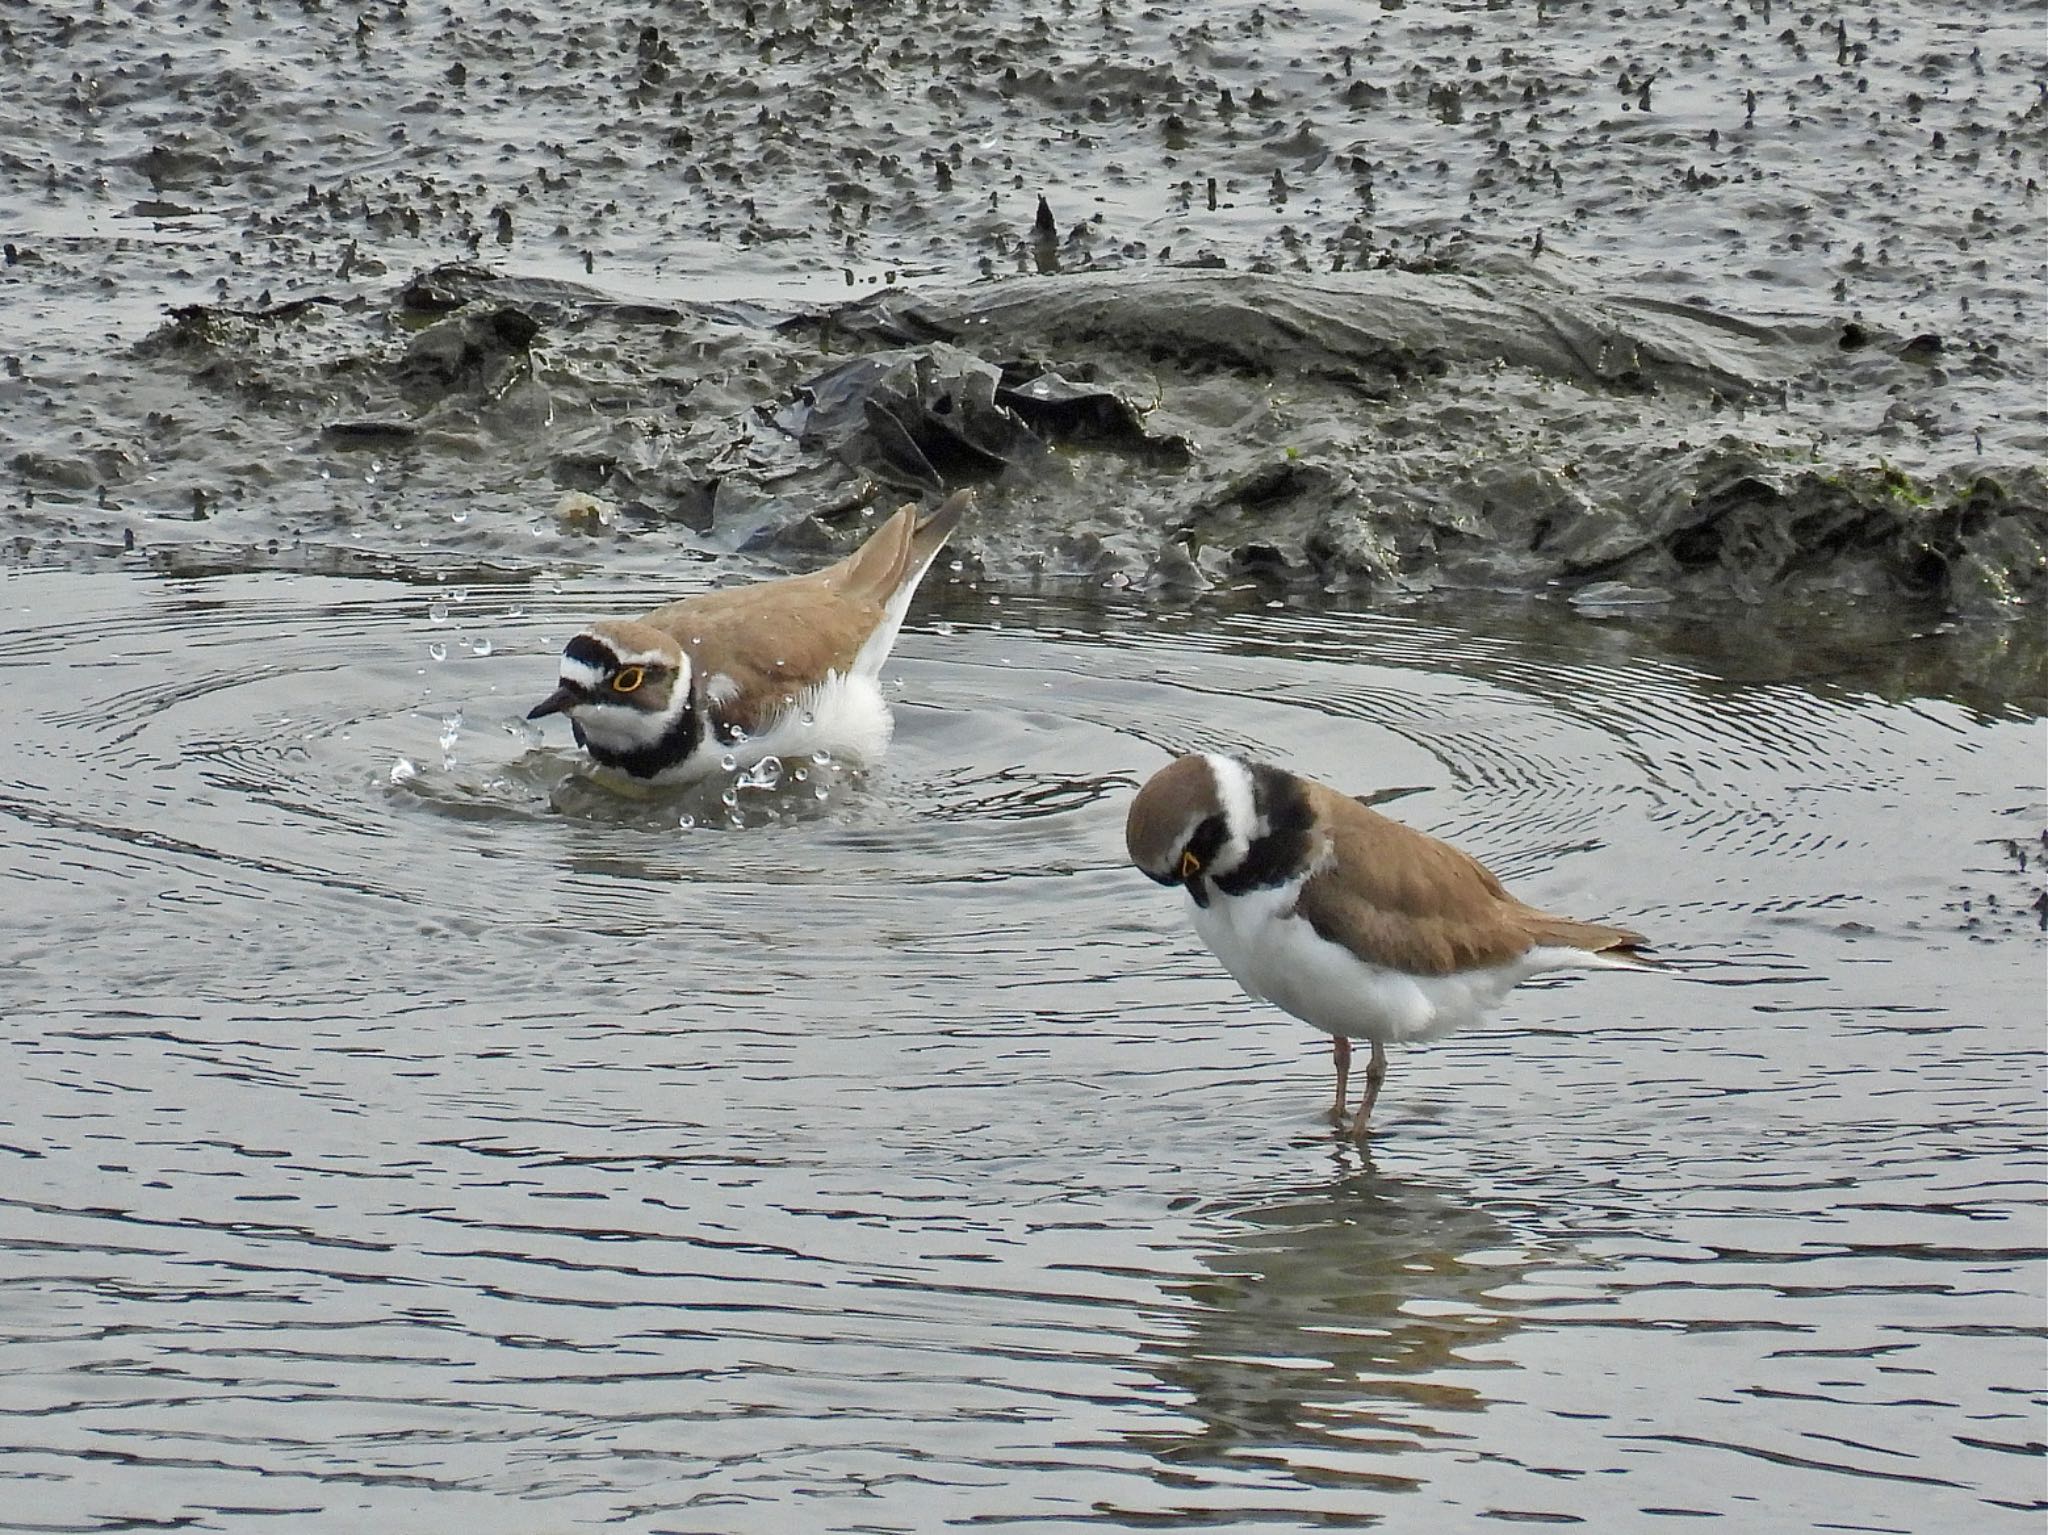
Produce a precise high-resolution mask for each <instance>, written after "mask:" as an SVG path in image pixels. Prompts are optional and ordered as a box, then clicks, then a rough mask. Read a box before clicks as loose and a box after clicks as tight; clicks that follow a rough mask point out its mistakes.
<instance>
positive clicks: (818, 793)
mask: <svg viewBox="0 0 2048 1535" xmlns="http://www.w3.org/2000/svg"><path fill="white" fill-rule="evenodd" d="M811 798H812V799H814V800H821V801H822V800H823V799H824V798H825V786H824V785H823V784H819V785H818V786H817V788H815V789H813V790H811Z"/></svg>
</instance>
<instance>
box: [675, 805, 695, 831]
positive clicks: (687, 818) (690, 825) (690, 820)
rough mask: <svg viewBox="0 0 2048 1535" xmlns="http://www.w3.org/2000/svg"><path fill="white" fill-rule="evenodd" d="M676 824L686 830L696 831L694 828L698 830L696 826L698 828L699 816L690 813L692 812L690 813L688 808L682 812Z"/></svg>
mask: <svg viewBox="0 0 2048 1535" xmlns="http://www.w3.org/2000/svg"><path fill="white" fill-rule="evenodd" d="M676 825H678V826H680V827H681V828H682V829H683V830H684V831H694V830H696V828H697V818H696V817H695V816H693V815H691V814H690V813H689V812H688V811H687V810H686V811H684V812H683V814H682V815H681V816H680V817H679V818H678V819H677V821H676Z"/></svg>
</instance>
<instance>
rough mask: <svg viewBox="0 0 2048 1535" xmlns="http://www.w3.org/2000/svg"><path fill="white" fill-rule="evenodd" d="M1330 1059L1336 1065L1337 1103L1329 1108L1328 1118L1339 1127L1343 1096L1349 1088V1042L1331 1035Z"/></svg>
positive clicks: (1342, 1112) (1342, 1118) (1339, 1036)
mask: <svg viewBox="0 0 2048 1535" xmlns="http://www.w3.org/2000/svg"><path fill="white" fill-rule="evenodd" d="M1330 1057H1331V1059H1332V1060H1334V1061H1335V1062H1336V1063H1337V1101H1336V1103H1334V1104H1332V1105H1331V1107H1330V1118H1332V1119H1334V1120H1335V1121H1336V1122H1337V1123H1338V1124H1340V1125H1341V1124H1343V1123H1344V1100H1345V1096H1346V1093H1347V1090H1348V1089H1349V1088H1350V1086H1351V1041H1350V1040H1348V1039H1346V1038H1345V1037H1344V1036H1343V1035H1342V1034H1332V1035H1331V1036H1330Z"/></svg>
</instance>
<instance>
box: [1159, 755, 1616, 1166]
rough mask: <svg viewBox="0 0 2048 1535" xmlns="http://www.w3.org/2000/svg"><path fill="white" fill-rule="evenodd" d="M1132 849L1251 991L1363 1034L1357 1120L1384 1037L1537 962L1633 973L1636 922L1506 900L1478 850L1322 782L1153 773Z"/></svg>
mask: <svg viewBox="0 0 2048 1535" xmlns="http://www.w3.org/2000/svg"><path fill="white" fill-rule="evenodd" d="M1125 837H1126V841H1127V844H1128V846H1129V850H1130V855H1131V861H1132V862H1133V863H1134V864H1136V865H1137V867H1138V868H1139V869H1140V870H1141V871H1143V872H1144V873H1145V874H1147V875H1149V876H1150V877H1151V878H1152V879H1154V880H1157V881H1158V882H1159V883H1161V884H1165V885H1180V886H1182V887H1183V889H1184V890H1185V891H1186V894H1187V898H1188V905H1189V916H1190V917H1191V919H1192V920H1193V923H1194V927H1195V932H1196V934H1197V935H1198V936H1199V937H1200V938H1201V940H1202V942H1203V943H1204V944H1206V945H1207V946H1208V947H1209V949H1210V951H1211V952H1212V953H1214V954H1215V956H1216V957H1217V958H1218V959H1219V960H1221V961H1222V962H1223V967H1224V968H1225V969H1226V970H1228V971H1229V972H1230V975H1231V978H1232V979H1234V980H1235V981H1236V982H1237V983H1238V984H1239V985H1240V986H1242V987H1243V988H1244V989H1245V990H1246V991H1247V992H1249V993H1250V994H1251V995H1252V996H1254V997H1256V998H1259V999H1261V1000H1263V1001H1268V1002H1271V1003H1273V1004H1274V1005H1275V1006H1276V1007H1279V1008H1281V1009H1283V1010H1284V1011H1286V1012H1289V1013H1292V1014H1293V1015H1294V1016H1295V1017H1297V1018H1299V1019H1301V1020H1302V1021H1304V1022H1306V1023H1310V1024H1313V1025H1314V1026H1315V1027H1317V1028H1319V1029H1321V1030H1322V1031H1323V1032H1325V1033H1326V1034H1329V1035H1331V1036H1332V1038H1333V1040H1334V1045H1333V1052H1334V1056H1335V1060H1336V1063H1337V1102H1336V1105H1335V1109H1334V1112H1335V1113H1336V1115H1337V1116H1338V1117H1340V1118H1341V1117H1342V1115H1343V1113H1344V1109H1345V1089H1346V1083H1347V1079H1348V1076H1349V1069H1350V1059H1351V1052H1350V1042H1351V1041H1352V1040H1354V1039H1363V1040H1367V1041H1369V1042H1370V1043H1371V1046H1372V1062H1371V1065H1370V1066H1369V1067H1368V1069H1367V1089H1366V1096H1365V1101H1364V1103H1363V1105H1362V1106H1361V1107H1360V1109H1359V1111H1358V1115H1357V1117H1356V1119H1355V1120H1354V1121H1353V1129H1354V1132H1355V1133H1359V1134H1362V1133H1363V1132H1364V1129H1365V1126H1366V1123H1367V1121H1368V1120H1369V1119H1370V1117H1371V1112H1372V1105H1373V1102H1374V1100H1375V1099H1376V1098H1377V1097H1378V1091H1379V1083H1380V1080H1381V1079H1382V1078H1383V1077H1384V1076H1385V1073H1386V1055H1385V1047H1386V1046H1387V1045H1390V1044H1412V1043H1416V1042H1418V1041H1421V1040H1427V1039H1435V1038H1439V1037H1441V1036H1442V1035H1445V1034H1448V1033H1450V1032H1451V1031H1452V1030H1454V1029H1458V1028H1462V1027H1464V1026H1465V1025H1467V1024H1470V1023H1475V1022H1477V1021H1478V1020H1479V1019H1481V1018H1482V1017H1484V1016H1485V1015H1486V1014H1487V1013H1488V1012H1490V1011H1492V1010H1493V1008H1495V1007H1496V1006H1498V1005H1499V1004H1500V1002H1501V1000H1502V999H1503V998H1504V997H1505V996H1506V995H1507V993H1508V992H1509V991H1511V990H1513V989H1514V988H1515V987H1516V986H1518V985H1520V984H1521V983H1522V982H1523V981H1525V980H1527V979H1529V977H1531V976H1533V975H1537V974H1540V973H1542V972H1543V971H1546V970H1559V969H1567V968H1576V967H1593V968H1623V969H1641V968H1644V965H1643V963H1642V961H1641V960H1640V959H1639V957H1638V956H1637V953H1636V951H1637V949H1638V948H1639V947H1640V946H1641V945H1642V944H1643V942H1644V940H1643V938H1642V937H1641V935H1639V934H1637V933H1633V932H1630V931H1629V930H1628V929H1626V928H1620V927H1612V926H1608V925H1605V924H1602V923H1595V922H1579V921H1575V920H1574V919H1572V918H1570V917H1559V916H1554V915H1552V914H1551V913H1549V912H1545V911H1541V910H1539V909H1537V908H1536V907H1533V906H1530V905H1527V904H1526V903H1524V902H1522V901H1518V900H1516V899H1515V898H1514V897H1513V896H1511V895H1509V894H1508V892H1507V891H1506V890H1505V889H1503V888H1502V886H1501V883H1500V881H1499V880H1497V879H1495V878H1494V876H1493V875H1492V873H1491V872H1489V871H1488V870H1487V868H1486V867H1485V866H1484V865H1483V864H1481V863H1480V862H1479V861H1478V860H1477V859H1475V858H1472V857H1470V856H1469V855H1468V854H1465V853H1462V852H1460V851H1459V850H1458V849H1457V848H1454V847H1452V846H1450V844H1448V843H1445V842H1440V841H1438V840H1437V839H1436V838H1434V837H1431V836H1428V835H1426V834H1425V833H1423V832H1419V831H1416V830H1414V829H1413V828H1412V827H1408V826H1403V825H1402V824H1401V823H1399V822H1398V821H1392V820H1389V819H1388V818H1387V817H1385V816H1383V815H1381V814H1379V813H1378V812H1377V811H1375V810H1373V809H1371V808H1370V807H1369V806H1367V805H1364V804H1361V803H1360V802H1359V801H1357V800H1354V799H1349V798H1346V797H1345V796H1344V795H1342V794H1339V793H1337V792H1336V791H1335V790H1333V789H1329V788H1326V787H1324V786H1323V785H1322V784H1319V783H1314V782H1312V781H1310V780H1308V779H1305V778H1298V777H1296V776H1295V775H1293V774H1291V773H1287V772H1284V771H1282V770H1281V769H1279V768H1274V767H1269V766H1266V765H1264V764H1253V763H1248V762H1244V761H1242V760H1240V759H1238V758H1235V757H1227V756H1220V755H1213V754H1204V755H1196V756H1187V757H1182V758H1180V759H1179V760H1178V761H1176V762H1174V763H1172V764H1170V765H1169V766H1167V767H1165V768H1163V769H1161V770H1160V771H1159V772H1158V773H1157V774H1155V775H1154V776H1153V777H1152V778H1151V779H1150V780H1149V781H1148V782H1147V783H1146V784H1145V786H1144V788H1143V789H1141V790H1140V791H1139V793H1138V797H1137V798H1136V799H1135V800H1134V801H1133V802H1132V805H1131V810H1130V815H1129V817H1128V820H1127V822H1126V826H1125Z"/></svg>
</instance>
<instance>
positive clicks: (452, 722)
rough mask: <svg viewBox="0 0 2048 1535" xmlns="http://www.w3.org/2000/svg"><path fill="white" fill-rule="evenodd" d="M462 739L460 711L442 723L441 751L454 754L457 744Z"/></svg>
mask: <svg viewBox="0 0 2048 1535" xmlns="http://www.w3.org/2000/svg"><path fill="white" fill-rule="evenodd" d="M461 739H462V715H461V713H460V711H458V712H456V713H454V714H451V715H449V716H448V717H447V718H446V719H444V720H442V721H441V750H442V751H444V752H452V751H454V750H455V743H456V742H457V741H459V740H461Z"/></svg>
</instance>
